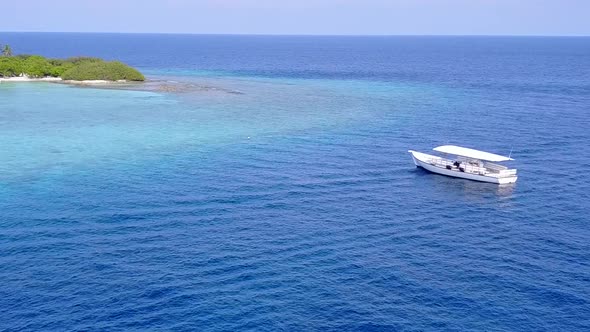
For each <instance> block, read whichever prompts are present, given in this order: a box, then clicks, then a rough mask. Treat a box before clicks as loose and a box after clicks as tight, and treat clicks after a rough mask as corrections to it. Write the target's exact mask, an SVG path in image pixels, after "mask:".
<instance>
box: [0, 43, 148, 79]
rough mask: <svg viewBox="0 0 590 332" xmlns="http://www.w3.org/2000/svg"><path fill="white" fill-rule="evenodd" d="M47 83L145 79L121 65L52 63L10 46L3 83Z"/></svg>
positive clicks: (0, 60)
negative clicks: (16, 50)
mask: <svg viewBox="0 0 590 332" xmlns="http://www.w3.org/2000/svg"><path fill="white" fill-rule="evenodd" d="M2 78H4V79H5V80H11V79H16V80H18V79H21V80H47V81H64V82H72V83H77V82H78V83H80V82H82V83H83V82H123V81H124V82H141V81H145V77H144V76H143V74H141V73H140V72H139V71H138V70H137V69H135V68H132V67H130V66H128V65H126V64H124V63H122V62H119V61H105V60H102V59H99V58H93V57H74V58H69V59H49V58H45V57H42V56H39V55H13V54H12V50H11V48H10V47H9V46H8V45H6V46H4V47H3V48H2V56H0V81H1V79H2Z"/></svg>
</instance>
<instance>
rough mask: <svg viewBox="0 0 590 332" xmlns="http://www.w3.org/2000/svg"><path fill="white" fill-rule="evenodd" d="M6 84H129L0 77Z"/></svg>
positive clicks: (121, 81)
mask: <svg viewBox="0 0 590 332" xmlns="http://www.w3.org/2000/svg"><path fill="white" fill-rule="evenodd" d="M2 82H7V83H31V82H51V83H63V84H76V85H100V84H119V83H131V82H130V81H127V80H118V81H107V80H85V81H74V80H64V79H62V78H61V77H40V78H30V77H22V76H17V77H0V83H2ZM134 83H141V82H134Z"/></svg>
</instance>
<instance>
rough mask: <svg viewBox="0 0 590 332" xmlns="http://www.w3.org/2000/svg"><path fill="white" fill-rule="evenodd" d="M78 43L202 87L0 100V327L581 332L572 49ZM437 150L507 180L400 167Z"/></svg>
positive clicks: (577, 108) (22, 91) (26, 43)
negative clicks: (161, 47) (507, 159)
mask: <svg viewBox="0 0 590 332" xmlns="http://www.w3.org/2000/svg"><path fill="white" fill-rule="evenodd" d="M107 37H108V38H107ZM10 38H13V39H14V41H13V42H11V44H15V45H17V46H18V45H19V43H20V45H22V46H21V47H22V48H25V49H26V48H31V49H32V48H33V46H31V45H35V43H33V42H31V41H30V40H34V41H38V39H35V38H40V37H38V35H35V34H34V35H19V34H15V35H11V37H10ZM46 38H48V42H49V41H51V38H54V39H57V40H66V41H67V40H70V41H71V42H73V41H76V40H77V38H79V36H78V35H74V36H70V35H65V36H64V35H59V34H57V35H46ZM60 38H61V39H60ZM68 38H70V39H68ZM86 38H96V40H95V42H96V44H97V45H102V47H100V48H99V49H100V50H97V51H96V52H104V50H105V49H109V48H108V47H107V46H109V45H111V46H112V44H109V43H114V44H116V45H122V44H125V43H129V44H131V46H130V48H129V49H127V50H126V51H125V52H127V53H125V52H123V51H121V50H119V51H118V52H119V53H120V54H118V55H119V56H121V55H122V57H123V58H125V59H126V60H127V61H129V62H133V61H135V62H136V63H137V64H139V65H140V66H144V67H145V68H146V71H147V72H148V73H149V75H151V77H152V78H154V79H159V80H164V81H179V82H184V83H187V84H195V85H199V86H206V87H208V88H207V89H202V90H199V91H190V92H183V93H160V92H149V91H127V90H121V91H120V90H101V89H89V88H74V87H68V86H63V85H56V84H5V83H1V84H0V142H2V144H0V160H1V161H2V162H1V163H0V211H1V212H0V213H1V215H0V216H1V219H0V252H1V253H2V254H1V255H0V280H2V282H1V283H0V309H1V310H0V312H1V314H0V317H1V318H2V319H1V320H0V329H6V330H11V329H15V330H142V331H143V330H219V331H221V330H256V331H259V330H269V331H270V330H272V331H275V330H289V331H290V330H339V331H340V330H369V331H390V330H432V331H440V330H488V331H521V330H536V331H543V330H546V331H555V330H566V331H583V330H587V329H588V328H590V326H589V325H588V321H587V317H588V316H589V315H590V287H589V286H588V285H589V281H590V267H589V266H588V264H589V262H588V257H590V256H589V254H590V246H589V244H588V243H590V242H589V240H590V230H589V224H588V213H589V212H590V208H589V206H588V203H587V202H588V199H589V195H588V192H589V191H588V189H590V181H589V180H588V178H587V177H586V176H584V174H585V171H587V170H588V165H587V163H588V160H589V159H588V158H589V157H590V156H589V154H590V153H589V150H588V148H587V142H588V138H590V137H589V135H588V132H587V128H588V124H589V122H588V120H587V115H588V114H587V113H588V109H589V106H590V99H589V98H588V96H590V94H589V93H587V92H589V86H588V83H587V81H586V80H585V79H584V77H586V76H585V73H588V71H589V69H590V66H589V65H588V62H587V57H586V55H588V54H589V53H587V51H588V48H587V47H586V46H585V45H586V44H585V43H584V42H585V41H586V40H584V39H582V40H581V42H579V43H578V42H572V41H571V40H570V39H566V40H565V41H564V40H562V39H556V40H554V39H548V40H545V41H542V40H541V41H540V40H539V39H534V38H533V39H521V42H520V43H514V42H513V40H512V39H508V40H506V39H498V40H491V41H490V40H487V39H485V38H484V39H475V40H473V39H469V38H467V39H459V40H456V39H451V40H445V39H444V38H443V39H442V41H441V39H436V38H435V39H433V40H429V39H427V40H423V41H422V43H423V46H420V47H418V46H417V45H421V44H420V43H419V42H416V41H414V40H411V41H404V39H403V38H402V40H401V41H400V40H397V39H394V40H393V41H392V40H389V39H384V40H377V41H375V40H373V39H370V38H369V39H362V38H361V39H353V40H348V41H347V40H346V39H344V40H341V39H339V38H336V37H334V38H336V39H331V40H329V41H328V42H326V43H319V42H318V41H317V39H314V38H310V39H307V40H305V39H303V40H300V39H295V40H293V39H288V38H287V37H281V38H287V39H286V40H283V39H280V38H279V37H276V38H279V39H280V41H276V40H275V43H270V42H269V43H267V42H266V41H265V39H262V41H261V40H260V39H257V38H254V37H252V38H254V40H251V39H248V38H249V37H242V38H243V39H238V40H239V41H241V42H240V43H239V45H240V46H239V47H238V46H232V45H235V43H236V41H235V40H233V39H231V38H230V40H227V39H224V38H229V37H219V39H216V40H217V41H216V42H215V43H213V44H212V46H211V48H210V50H208V51H203V50H202V49H201V48H200V47H197V46H199V45H201V43H203V41H202V40H200V39H199V38H205V39H207V41H208V42H212V41H211V40H209V39H208V38H212V37H198V36H194V38H196V39H197V40H196V41H194V48H192V49H191V48H190V47H188V46H186V43H187V39H185V38H189V37H186V36H184V37H183V36H168V37H167V36H151V37H149V38H148V37H146V36H141V35H140V36H127V35H122V36H106V37H105V36H102V35H101V36H94V37H92V35H90V36H87V37H86ZM134 38H135V39H134ZM150 38H151V39H150ZM154 38H156V39H154ZM158 38H160V39H158ZM167 38H168V39H167ZM176 38H178V39H179V41H177V42H178V44H174V43H177V42H175V41H174V40H175V39H176ZM232 38H233V37H232ZM293 38H294V37H293ZM441 38H442V37H441ZM121 39H122V40H123V41H121ZM144 39H145V42H146V43H147V44H149V45H153V42H154V41H160V42H162V43H164V44H165V43H172V44H174V45H178V49H179V50H183V49H187V50H188V49H191V50H192V51H191V52H192V53H190V55H185V56H186V57H185V59H187V60H186V62H185V63H186V65H185V66H184V67H183V66H182V65H181V64H182V63H183V62H182V61H181V60H179V59H169V60H168V63H165V62H164V63H157V64H154V62H153V61H155V60H153V59H154V58H153V54H148V52H141V51H142V48H140V47H139V48H138V45H139V44H141V43H142V42H141V41H142V40H144ZM188 40H189V41H190V40H191V39H190V38H189V39H188ZM418 40H420V39H418ZM124 41H126V42H124ZM130 41H131V42H130ZM213 41H215V39H213ZM148 42H149V43H148ZM101 43H102V44H101ZM391 43H393V44H394V45H397V47H398V48H399V52H402V53H404V54H405V53H408V52H409V53H411V54H419V57H418V58H417V59H414V60H412V61H409V60H408V62H406V66H405V67H403V68H404V70H403V72H401V71H394V70H389V69H387V68H385V67H383V65H382V64H383V63H385V62H387V61H386V60H387V59H388V57H394V58H396V57H403V56H402V55H399V53H396V51H393V50H392V47H391V45H390V44H391ZM521 44H525V46H526V45H528V48H526V47H524V46H522V45H521ZM191 45H192V44H191ZM343 45H344V46H346V47H345V48H344V49H346V50H348V51H347V52H346V54H345V55H343V51H342V50H343V48H342V47H344V46H343ZM482 45H484V46H485V47H487V48H488V49H491V50H494V51H493V52H487V53H486V52H482V51H481V50H480V48H481V47H483V46H482ZM556 45H558V46H560V47H558V48H557V50H555V46H556ZM13 47H14V46H13ZM87 47H89V46H87ZM146 47H147V46H146ZM261 47H262V48H261ZM235 48H239V49H241V53H236V51H235ZM318 48H319V50H318ZM523 48H525V49H528V50H529V51H528V52H524V51H523ZM66 49H67V48H66ZM110 49H113V48H110ZM285 49H286V50H289V49H294V50H299V51H298V52H294V53H296V54H293V55H291V58H289V59H285V58H281V57H280V56H278V55H282V56H284V53H283V51H284V50H285ZM393 49H396V48H395V47H393ZM222 50H225V51H226V53H227V54H233V56H229V55H228V56H227V57H226V58H224V57H217V58H215V55H217V53H215V52H221V51H222ZM262 50H265V52H262ZM367 50H368V51H367ZM376 50H381V52H382V53H379V54H381V58H379V57H377V56H376V55H374V54H375V52H376ZM28 51H31V50H28ZM62 51H63V50H62ZM87 51H89V52H90V51H93V49H91V48H88V49H87ZM44 52H58V50H53V49H51V48H45V49H44ZM412 52H413V53H412ZM432 52H434V53H432ZM555 52H557V53H555ZM179 53H180V54H181V55H182V52H180V51H179ZM140 54H147V55H145V56H144V58H142V56H141V55H140ZM253 54H254V55H257V56H258V62H255V61H253V60H249V59H250V58H251V57H254V58H255V56H254V55H253ZM277 54H278V55H277ZM310 54H317V58H315V60H314V58H313V57H311V58H310V57H308V55H310ZM367 54H371V57H372V58H368V56H367ZM482 54H490V56H489V57H485V56H483V55H482ZM98 55H100V54H98ZM181 55H179V58H182V56H181ZM353 55H356V56H353ZM300 57H303V58H304V59H305V61H308V62H309V63H308V65H307V66H305V65H304V62H305V61H303V60H301V58H300ZM448 58H456V59H459V60H457V61H460V62H463V63H464V64H470V63H471V64H472V65H470V66H465V69H461V66H457V67H455V66H452V65H450V63H452V61H449V60H448ZM195 59H199V60H200V61H201V62H200V63H202V64H203V65H202V67H200V66H197V65H195V64H196V63H199V62H198V61H197V60H195ZM214 59H217V62H215V61H214ZM223 59H225V60H223ZM228 59H233V60H231V61H230V60H228ZM326 59H332V60H333V61H331V62H330V61H327V60H326ZM355 59H356V60H355ZM368 59H373V60H375V59H377V60H378V59H381V60H380V61H377V62H376V63H375V65H374V66H373V67H363V65H365V64H366V63H367V62H370V61H368ZM425 59H428V60H425ZM437 59H439V60H437ZM527 59H528V60H530V61H528V62H527V61H526V60H527ZM531 59H533V60H534V61H533V60H531ZM560 59H568V61H567V62H563V61H559V60H560ZM224 61H225V62H224ZM437 61H439V62H437ZM240 63H241V65H240ZM289 64H290V65H289ZM476 64H477V65H479V66H475V65H476ZM216 66H217V67H223V66H225V67H227V68H226V70H219V68H216ZM240 66H241V67H240ZM257 66H258V67H257ZM361 67H362V68H365V70H360V69H359V68H361ZM473 67H479V68H480V69H479V71H476V72H472V71H470V70H471V68H473ZM240 68H242V69H241V70H240ZM305 68H308V69H309V70H307V71H306V70H305ZM355 71H358V72H359V73H360V74H358V75H357V76H356V77H353V76H354V75H353V74H351V73H354V72H355ZM483 72H485V73H487V75H485V76H482V73H483ZM377 73H379V75H377ZM395 73H397V74H399V76H396V75H397V74H395ZM445 73H446V74H445ZM531 73H533V74H531ZM351 76H352V77H351ZM368 76H371V77H370V78H369V77H368ZM443 78H445V79H443ZM541 78H542V79H541ZM445 143H454V144H465V145H467V146H472V147H478V148H481V149H487V150H490V151H493V152H497V153H508V152H509V151H510V149H511V148H512V149H513V154H512V156H513V157H514V158H515V159H516V161H515V162H514V163H513V164H512V166H514V167H516V168H518V169H519V173H520V178H519V180H518V182H517V184H516V185H514V186H503V187H498V186H495V185H489V184H482V183H477V182H469V181H463V180H456V179H450V178H446V177H441V176H436V175H431V174H427V173H425V172H423V171H420V170H418V169H416V168H415V167H414V166H413V164H412V161H411V158H410V156H409V155H408V153H407V150H408V149H410V148H412V149H416V150H424V151H427V150H429V149H430V148H432V147H434V146H436V145H441V144H445Z"/></svg>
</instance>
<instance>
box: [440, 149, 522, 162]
mask: <svg viewBox="0 0 590 332" xmlns="http://www.w3.org/2000/svg"><path fill="white" fill-rule="evenodd" d="M433 150H434V151H438V152H442V153H448V154H454V155H456V156H462V157H467V158H473V159H479V160H486V161H495V162H499V161H508V160H514V159H512V158H510V157H505V156H501V155H499V154H494V153H489V152H485V151H479V150H474V149H469V148H464V147H460V146H456V145H441V146H437V147H436V148H434V149H433Z"/></svg>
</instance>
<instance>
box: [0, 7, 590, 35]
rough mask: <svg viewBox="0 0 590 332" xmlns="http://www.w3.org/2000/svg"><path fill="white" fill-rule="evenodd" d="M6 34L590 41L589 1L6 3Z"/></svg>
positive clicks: (0, 25)
mask: <svg viewBox="0 0 590 332" xmlns="http://www.w3.org/2000/svg"><path fill="white" fill-rule="evenodd" d="M0 11H1V12H2V15H1V19H0V31H78V32H162V33H205V34H209V33H213V34H216V33H219V34H353V35H359V34H360V35H366V34H369V35H372V34H377V35H399V34H401V35H407V34H410V35H415V34H417V35H424V34H426V35H431V34H435V35H441V34H442V35H457V34H458V35H482V34H483V35H590V0H29V1H9V0H2V4H1V5H0Z"/></svg>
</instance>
